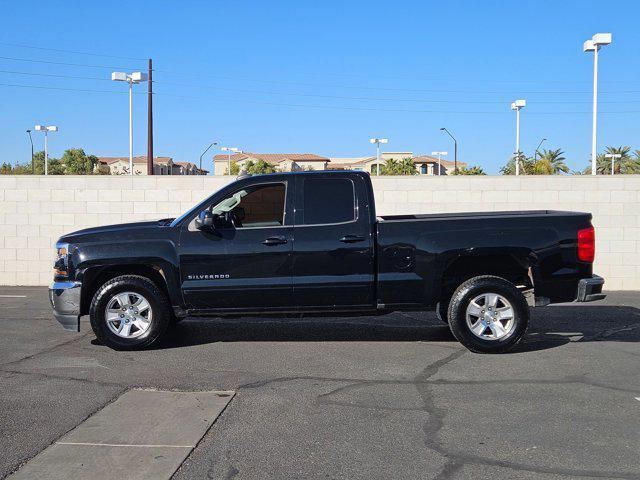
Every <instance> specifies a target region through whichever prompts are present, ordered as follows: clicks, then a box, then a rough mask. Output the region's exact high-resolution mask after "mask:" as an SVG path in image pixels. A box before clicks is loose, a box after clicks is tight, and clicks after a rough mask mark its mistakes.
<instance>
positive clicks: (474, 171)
mask: <svg viewBox="0 0 640 480" xmlns="http://www.w3.org/2000/svg"><path fill="white" fill-rule="evenodd" d="M451 175H486V173H484V170H483V169H482V167H479V166H473V167H458V171H457V172H451Z"/></svg>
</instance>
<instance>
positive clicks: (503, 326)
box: [466, 293, 515, 340]
mask: <svg viewBox="0 0 640 480" xmlns="http://www.w3.org/2000/svg"><path fill="white" fill-rule="evenodd" d="M514 315H515V313H514V311H513V307H512V306H511V304H510V303H509V302H508V301H507V299H506V298H504V297H503V296H502V295H498V294H497V293H483V294H482V295H478V296H477V297H475V298H474V299H473V300H471V302H470V303H469V305H468V306H467V312H466V319H467V327H469V330H471V332H472V333H473V334H474V335H475V336H476V337H478V338H481V339H483V340H499V339H501V338H503V337H505V336H507V335H509V333H511V331H512V330H513V327H514V325H515V321H514Z"/></svg>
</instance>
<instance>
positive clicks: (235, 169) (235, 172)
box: [224, 160, 240, 176]
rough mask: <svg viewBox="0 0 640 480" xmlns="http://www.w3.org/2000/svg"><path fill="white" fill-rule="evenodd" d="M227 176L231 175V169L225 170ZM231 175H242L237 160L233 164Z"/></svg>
mask: <svg viewBox="0 0 640 480" xmlns="http://www.w3.org/2000/svg"><path fill="white" fill-rule="evenodd" d="M224 174H225V175H229V169H228V168H227V169H225V171H224ZM231 175H236V176H237V175H240V165H238V162H236V161H235V160H234V161H232V162H231Z"/></svg>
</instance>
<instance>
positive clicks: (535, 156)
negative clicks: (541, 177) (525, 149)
mask: <svg viewBox="0 0 640 480" xmlns="http://www.w3.org/2000/svg"><path fill="white" fill-rule="evenodd" d="M546 140H547V139H546V138H543V139H542V140H540V143H539V144H538V146H537V147H536V151H535V152H533V160H534V161H535V160H537V158H538V153H539V150H540V147H541V146H542V143H543V142H545V141H546Z"/></svg>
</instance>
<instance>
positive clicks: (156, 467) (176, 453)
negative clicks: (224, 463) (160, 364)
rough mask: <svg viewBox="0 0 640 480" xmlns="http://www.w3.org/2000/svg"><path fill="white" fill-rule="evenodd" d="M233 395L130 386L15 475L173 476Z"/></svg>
mask: <svg viewBox="0 0 640 480" xmlns="http://www.w3.org/2000/svg"><path fill="white" fill-rule="evenodd" d="M234 394H235V392H232V391H224V392H218V391H206V392H175V391H159V390H129V391H128V392H125V393H124V394H123V395H121V396H120V397H119V398H118V399H117V400H115V401H114V402H113V403H110V404H108V405H107V406H105V407H104V408H103V409H102V410H100V411H98V412H97V413H96V414H94V415H93V416H91V417H89V418H88V419H86V420H85V421H84V422H82V423H81V424H80V425H78V426H77V427H76V428H74V429H73V430H72V431H70V432H69V433H68V434H66V435H65V436H64V437H62V438H61V439H60V440H59V441H58V442H56V443H54V444H53V445H51V446H49V447H48V448H46V449H45V450H44V451H43V452H41V453H40V454H38V455H37V456H36V457H35V458H33V459H32V460H30V461H29V462H27V463H26V464H25V465H24V466H23V467H22V468H21V469H20V470H18V471H17V472H16V473H15V474H14V475H13V476H12V477H11V478H13V479H15V480H18V479H34V478H47V479H61V480H62V479H65V480H66V479H69V478H74V479H82V478H87V479H89V478H90V479H94V480H95V479H96V478H99V479H109V478H128V479H135V478H154V479H164V478H166V479H169V478H171V476H172V475H173V474H174V473H175V471H176V470H177V469H178V467H180V465H181V464H182V462H183V461H184V460H185V459H186V458H187V456H188V455H189V453H190V452H191V450H192V449H193V448H194V447H195V445H196V444H197V443H198V442H199V441H200V439H201V438H202V436H203V435H204V434H205V433H206V432H207V430H208V429H209V428H210V427H211V425H212V424H213V423H214V422H215V420H216V419H217V418H218V416H219V415H220V413H221V412H222V411H223V410H224V408H225V407H226V406H227V404H228V403H229V401H230V400H231V399H232V398H233V395H234ZM70 408H73V406H70Z"/></svg>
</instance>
